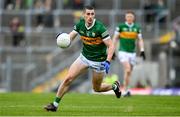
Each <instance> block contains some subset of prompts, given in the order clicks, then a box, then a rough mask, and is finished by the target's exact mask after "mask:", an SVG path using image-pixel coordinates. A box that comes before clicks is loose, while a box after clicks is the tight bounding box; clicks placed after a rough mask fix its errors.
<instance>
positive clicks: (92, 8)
mask: <svg viewBox="0 0 180 117" xmlns="http://www.w3.org/2000/svg"><path fill="white" fill-rule="evenodd" d="M86 9H88V10H94V7H93V6H91V5H86V6H85V7H84V10H86Z"/></svg>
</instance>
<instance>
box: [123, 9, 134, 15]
mask: <svg viewBox="0 0 180 117" xmlns="http://www.w3.org/2000/svg"><path fill="white" fill-rule="evenodd" d="M125 14H132V15H134V16H136V15H135V13H134V11H132V10H128V11H126V13H125Z"/></svg>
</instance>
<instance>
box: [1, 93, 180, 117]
mask: <svg viewBox="0 0 180 117" xmlns="http://www.w3.org/2000/svg"><path fill="white" fill-rule="evenodd" d="M54 96H55V94H54V93H43V94H33V93H0V116H121V115H124V116H140V115H142V116H147V115H150V116H178V115H180V97H179V96H132V97H130V98H120V99H116V98H115V96H114V95H93V94H78V93H77V94H75V93H68V94H67V95H65V97H64V98H63V100H62V102H61V104H60V106H59V109H58V111H57V112H47V111H45V110H44V109H43V106H44V105H46V104H48V103H49V102H51V101H53V99H54Z"/></svg>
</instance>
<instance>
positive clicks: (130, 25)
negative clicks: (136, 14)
mask: <svg viewBox="0 0 180 117" xmlns="http://www.w3.org/2000/svg"><path fill="white" fill-rule="evenodd" d="M125 24H126V25H127V26H128V27H130V28H131V27H133V26H134V23H132V24H128V23H127V22H125Z"/></svg>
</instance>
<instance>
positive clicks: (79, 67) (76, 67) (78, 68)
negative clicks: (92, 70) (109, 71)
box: [45, 58, 87, 111]
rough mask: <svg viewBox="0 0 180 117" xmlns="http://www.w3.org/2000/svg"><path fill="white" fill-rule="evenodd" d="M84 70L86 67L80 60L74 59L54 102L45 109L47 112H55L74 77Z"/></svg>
mask: <svg viewBox="0 0 180 117" xmlns="http://www.w3.org/2000/svg"><path fill="white" fill-rule="evenodd" d="M86 69H87V65H86V64H84V63H82V61H81V59H80V58H78V59H76V61H74V63H73V64H72V65H71V66H70V68H69V71H68V74H67V76H66V78H65V80H64V81H63V82H62V83H61V85H60V86H59V88H58V91H57V94H56V98H55V100H54V102H53V103H51V104H49V105H47V106H46V107H45V109H46V110H48V111H56V110H57V107H58V104H59V102H60V100H61V99H62V97H63V96H64V94H65V93H66V92H67V91H68V89H69V86H70V84H71V83H72V82H73V81H74V80H75V79H76V77H77V76H78V75H79V74H80V73H82V72H83V71H84V70H86Z"/></svg>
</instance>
